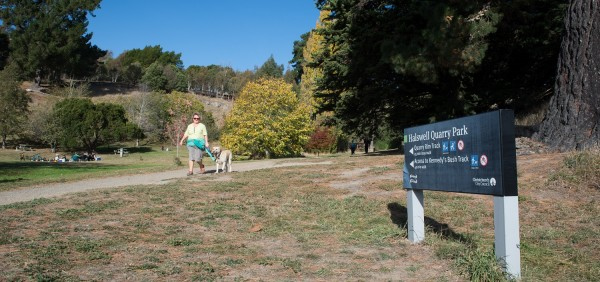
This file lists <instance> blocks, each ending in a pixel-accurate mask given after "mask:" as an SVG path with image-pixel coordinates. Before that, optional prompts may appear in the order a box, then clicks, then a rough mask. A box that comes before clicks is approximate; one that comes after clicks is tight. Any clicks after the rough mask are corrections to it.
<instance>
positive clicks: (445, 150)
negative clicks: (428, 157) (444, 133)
mask: <svg viewBox="0 0 600 282" xmlns="http://www.w3.org/2000/svg"><path fill="white" fill-rule="evenodd" d="M442 152H444V153H448V141H444V142H442Z"/></svg>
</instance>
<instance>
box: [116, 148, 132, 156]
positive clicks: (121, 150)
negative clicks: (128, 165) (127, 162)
mask: <svg viewBox="0 0 600 282" xmlns="http://www.w3.org/2000/svg"><path fill="white" fill-rule="evenodd" d="M114 152H115V155H121V154H122V156H129V151H127V149H125V148H119V149H116V150H115V151H114Z"/></svg>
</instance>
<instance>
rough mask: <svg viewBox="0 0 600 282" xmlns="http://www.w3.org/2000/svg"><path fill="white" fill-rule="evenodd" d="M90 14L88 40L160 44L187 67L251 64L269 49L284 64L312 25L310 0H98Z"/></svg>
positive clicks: (112, 45) (117, 47) (119, 46)
mask: <svg viewBox="0 0 600 282" xmlns="http://www.w3.org/2000/svg"><path fill="white" fill-rule="evenodd" d="M94 14H95V15H96V17H89V25H88V32H91V33H93V37H92V40H91V42H92V44H95V45H97V46H98V47H100V48H101V49H104V50H109V51H112V52H113V56H114V57H116V56H118V55H119V54H121V53H122V52H123V51H125V50H130V49H134V48H138V49H141V48H144V47H145V46H148V45H151V46H154V45H160V46H161V47H162V48H163V50H164V51H174V52H176V53H181V59H182V60H183V64H184V66H185V67H186V68H187V67H188V66H190V65H200V66H206V65H210V64H216V65H222V66H230V67H232V68H234V69H236V70H240V71H241V70H247V69H249V70H252V69H254V67H255V66H257V67H259V66H261V65H262V64H263V63H264V62H265V61H266V60H267V59H268V58H269V56H271V55H273V57H274V58H275V61H276V62H277V63H278V64H283V65H284V66H285V67H286V68H288V62H289V60H291V59H292V48H293V44H294V41H295V40H299V39H300V35H302V34H303V33H305V32H307V31H310V30H311V29H312V28H314V27H315V24H316V21H317V19H318V16H319V10H317V8H316V7H315V3H314V0H170V1H164V0H102V2H101V3H100V9H98V10H96V11H94Z"/></svg>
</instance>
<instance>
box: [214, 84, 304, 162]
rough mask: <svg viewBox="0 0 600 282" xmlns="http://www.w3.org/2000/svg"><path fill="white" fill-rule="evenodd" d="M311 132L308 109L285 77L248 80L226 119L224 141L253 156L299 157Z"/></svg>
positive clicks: (226, 144)
mask: <svg viewBox="0 0 600 282" xmlns="http://www.w3.org/2000/svg"><path fill="white" fill-rule="evenodd" d="M310 132H311V126H310V116H309V108H308V106H307V105H306V104H303V103H300V102H299V100H298V98H297V97H296V94H295V93H294V92H293V91H292V85H291V84H289V83H286V82H285V81H283V79H275V78H263V79H259V80H258V81H254V82H248V84H246V86H245V87H244V88H243V89H242V92H241V94H240V96H239V98H238V99H237V100H236V101H235V104H234V105H233V109H232V110H231V112H230V113H229V114H228V115H227V117H226V118H225V129H224V130H223V133H222V135H221V143H222V144H223V146H224V147H226V148H229V149H231V150H232V151H233V152H235V153H236V154H240V155H247V156H250V157H251V158H253V159H256V158H264V157H266V158H271V157H289V156H297V155H299V154H300V153H301V152H302V148H303V146H304V145H305V144H306V142H307V140H308V136H309V134H310Z"/></svg>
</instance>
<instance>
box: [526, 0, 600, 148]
mask: <svg viewBox="0 0 600 282" xmlns="http://www.w3.org/2000/svg"><path fill="white" fill-rule="evenodd" d="M565 27H566V29H565V30H566V34H565V36H564V37H563V41H562V45H561V52H560V55H559V58H558V68H557V69H558V73H557V75H556V82H555V85H554V96H553V97H552V99H551V100H550V107H549V109H548V111H547V112H546V116H545V118H544V120H543V121H542V124H541V126H540V130H539V132H538V133H537V134H535V135H534V138H536V139H538V140H540V141H542V142H544V143H547V144H549V145H550V146H552V147H554V148H556V149H560V150H572V149H576V150H583V149H588V148H598V147H600V0H571V3H570V5H569V9H568V11H567V15H566V17H565Z"/></svg>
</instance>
